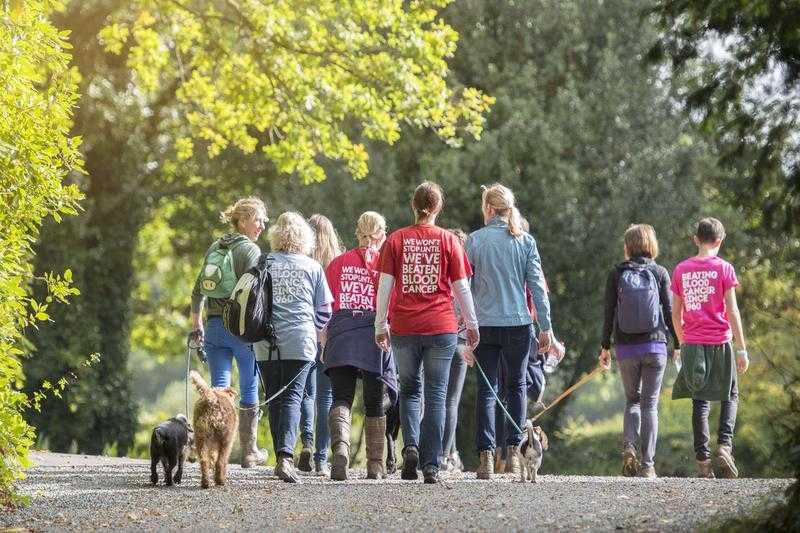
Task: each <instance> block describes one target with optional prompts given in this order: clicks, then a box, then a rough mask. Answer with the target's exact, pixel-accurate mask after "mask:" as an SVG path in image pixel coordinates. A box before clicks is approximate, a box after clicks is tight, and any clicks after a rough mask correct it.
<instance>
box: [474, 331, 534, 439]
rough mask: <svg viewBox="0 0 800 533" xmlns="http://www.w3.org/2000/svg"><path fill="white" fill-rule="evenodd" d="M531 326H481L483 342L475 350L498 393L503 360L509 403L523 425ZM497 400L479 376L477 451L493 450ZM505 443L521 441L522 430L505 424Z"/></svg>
mask: <svg viewBox="0 0 800 533" xmlns="http://www.w3.org/2000/svg"><path fill="white" fill-rule="evenodd" d="M530 328H531V327H530V325H526V326H510V327H481V328H480V334H481V342H480V344H478V347H477V348H476V349H475V358H476V359H477V361H478V363H479V364H480V365H481V368H483V371H484V372H485V373H486V377H487V378H488V380H489V383H490V384H491V386H492V389H494V391H495V392H497V381H498V367H499V366H500V362H501V359H502V361H503V363H505V370H506V395H505V397H506V403H507V406H506V407H507V408H508V412H509V414H510V415H511V418H513V419H514V422H515V423H516V424H517V425H518V426H519V427H520V428H521V427H522V426H523V425H524V424H525V402H526V390H525V389H526V386H525V373H526V370H527V366H528V350H529V349H530V343H531V334H530ZM496 404H497V402H496V401H495V399H494V396H493V395H492V393H491V389H489V387H488V386H487V385H486V382H485V381H484V379H483V378H482V377H480V376H479V377H478V399H477V403H476V409H477V417H476V418H477V428H476V435H475V444H476V446H477V448H478V451H479V452H481V451H484V450H494V448H495V442H494V432H495V409H496V408H497V406H496ZM506 429H507V431H508V433H507V435H506V446H516V445H517V444H519V443H520V442H522V433H518V432H517V430H516V429H514V428H513V427H510V424H509V425H507V426H506Z"/></svg>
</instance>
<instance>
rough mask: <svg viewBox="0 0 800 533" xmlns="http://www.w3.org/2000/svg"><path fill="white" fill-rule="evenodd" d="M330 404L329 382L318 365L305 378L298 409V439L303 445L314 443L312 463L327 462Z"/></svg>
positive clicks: (331, 398)
mask: <svg viewBox="0 0 800 533" xmlns="http://www.w3.org/2000/svg"><path fill="white" fill-rule="evenodd" d="M332 403H333V392H332V391H331V380H330V378H329V377H328V374H326V373H325V371H324V369H323V366H322V365H321V364H318V365H317V367H316V368H315V369H314V371H313V372H309V374H308V378H306V389H305V392H304V394H303V403H302V405H301V408H300V438H301V439H302V440H303V444H305V443H307V442H312V441H314V445H315V448H316V451H315V452H314V461H317V462H320V463H324V462H325V461H327V460H328V448H330V446H331V434H330V431H329V430H328V413H329V412H330V410H331V404H332ZM315 407H316V413H315ZM315 436H316V439H315Z"/></svg>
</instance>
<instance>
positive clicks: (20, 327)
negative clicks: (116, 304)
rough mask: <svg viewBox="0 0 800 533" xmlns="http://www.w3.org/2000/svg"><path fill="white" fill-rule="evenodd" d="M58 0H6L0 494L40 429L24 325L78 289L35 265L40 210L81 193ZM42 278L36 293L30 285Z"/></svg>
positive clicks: (62, 206)
mask: <svg viewBox="0 0 800 533" xmlns="http://www.w3.org/2000/svg"><path fill="white" fill-rule="evenodd" d="M51 5H52V2H43V1H30V2H20V1H12V2H3V3H0V17H1V18H0V202H1V203H2V208H0V250H2V252H1V253H0V427H2V428H3V430H2V432H0V457H1V458H2V459H0V504H5V503H9V502H10V501H11V498H12V494H11V492H10V487H11V484H12V483H13V482H14V481H15V480H17V479H20V478H22V477H24V473H23V468H24V467H25V466H28V460H27V452H28V448H29V447H30V446H31V444H32V443H33V438H34V431H33V428H31V427H30V426H29V425H28V424H27V423H26V422H25V421H24V420H23V418H22V412H23V411H24V410H25V409H27V408H28V407H30V406H31V399H30V398H29V397H28V396H27V395H26V394H25V393H23V392H22V391H21V390H20V388H21V386H22V383H23V374H22V364H21V358H22V357H23V356H24V355H25V354H26V353H27V352H28V350H29V348H30V346H29V345H28V344H27V343H25V342H24V339H23V333H24V332H25V331H26V330H30V329H33V328H38V327H39V325H40V323H42V322H48V321H50V312H51V311H50V310H51V306H52V305H53V304H55V303H63V302H66V299H67V297H69V296H70V295H74V294H78V290H77V289H75V288H74V287H72V286H71V282H72V272H71V271H70V270H66V271H65V272H64V273H63V274H52V273H45V274H42V275H39V276H36V275H35V274H34V270H33V268H32V265H31V259H32V256H33V251H32V245H33V243H35V242H36V239H37V238H38V235H39V228H40V226H41V224H42V222H43V220H44V219H45V218H47V217H52V218H53V219H54V220H56V221H60V220H61V217H62V215H65V214H66V215H74V214H76V213H77V210H78V200H79V199H80V198H81V195H80V193H79V191H78V189H77V188H76V187H75V186H74V185H65V184H64V183H63V180H64V178H65V176H66V175H67V173H68V172H80V170H81V157H80V154H79V153H78V150H77V148H78V145H79V143H80V139H79V138H77V137H70V136H69V129H70V127H71V124H72V116H71V114H72V108H73V106H74V104H75V101H76V98H77V94H76V82H77V75H76V72H75V71H74V70H73V69H71V68H70V67H69V60H70V55H69V53H68V52H67V51H66V50H67V49H68V48H69V45H68V43H67V42H66V33H64V32H59V31H58V30H57V29H56V28H54V27H53V26H52V25H51V24H50V23H49V22H48V20H47V15H48V14H49V11H50V9H51ZM34 283H38V284H40V285H42V286H44V287H45V288H46V296H45V297H44V298H42V299H36V298H34V297H33V296H32V294H31V285H32V284H34ZM65 386H66V381H60V380H59V381H58V382H56V383H55V384H51V383H49V382H45V383H43V390H40V391H39V396H37V397H35V398H34V403H37V402H38V399H39V398H41V396H42V395H46V394H47V393H48V392H53V393H54V394H59V393H60V391H62V390H63V389H64V387H65Z"/></svg>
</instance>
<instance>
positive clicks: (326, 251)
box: [308, 215, 343, 268]
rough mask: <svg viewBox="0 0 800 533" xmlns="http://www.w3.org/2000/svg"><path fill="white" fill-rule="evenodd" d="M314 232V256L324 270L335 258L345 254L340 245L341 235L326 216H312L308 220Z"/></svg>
mask: <svg viewBox="0 0 800 533" xmlns="http://www.w3.org/2000/svg"><path fill="white" fill-rule="evenodd" d="M308 223H309V225H311V229H312V230H314V241H315V246H314V255H313V256H312V257H313V258H314V260H316V261H317V262H318V263H319V264H320V265H322V267H323V268H328V265H330V264H331V261H333V258H334V257H336V256H337V255H339V254H341V253H342V252H343V250H342V247H341V245H340V244H339V235H338V234H337V233H336V230H335V229H334V228H333V224H332V223H331V221H330V219H328V217H326V216H324V215H311V217H309V219H308Z"/></svg>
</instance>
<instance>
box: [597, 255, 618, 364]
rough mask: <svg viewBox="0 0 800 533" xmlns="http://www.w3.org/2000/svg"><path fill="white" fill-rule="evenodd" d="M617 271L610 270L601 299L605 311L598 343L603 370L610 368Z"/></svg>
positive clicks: (615, 309)
mask: <svg viewBox="0 0 800 533" xmlns="http://www.w3.org/2000/svg"><path fill="white" fill-rule="evenodd" d="M616 276H617V269H614V270H612V271H611V272H609V274H608V278H607V279H606V291H605V296H604V299H603V304H604V305H603V307H604V309H605V313H604V320H603V336H602V340H601V341H600V357H599V360H600V366H601V367H603V368H604V369H605V370H608V369H610V368H611V333H612V331H613V330H614V313H616V311H617V277H616Z"/></svg>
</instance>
